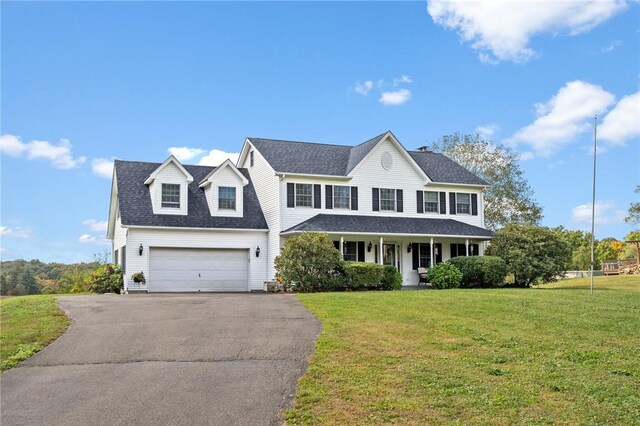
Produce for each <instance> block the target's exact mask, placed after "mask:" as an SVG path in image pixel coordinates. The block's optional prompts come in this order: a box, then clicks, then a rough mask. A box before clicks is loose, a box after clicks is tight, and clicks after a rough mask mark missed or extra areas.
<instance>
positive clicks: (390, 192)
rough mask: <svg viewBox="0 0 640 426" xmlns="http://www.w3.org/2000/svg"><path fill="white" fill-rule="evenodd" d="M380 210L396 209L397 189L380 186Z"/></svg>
mask: <svg viewBox="0 0 640 426" xmlns="http://www.w3.org/2000/svg"><path fill="white" fill-rule="evenodd" d="M380 210H387V211H392V212H393V211H396V190H395V189H386V188H380Z"/></svg>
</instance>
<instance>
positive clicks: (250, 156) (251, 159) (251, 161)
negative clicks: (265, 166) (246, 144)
mask: <svg viewBox="0 0 640 426" xmlns="http://www.w3.org/2000/svg"><path fill="white" fill-rule="evenodd" d="M249 166H250V167H253V151H250V152H249Z"/></svg>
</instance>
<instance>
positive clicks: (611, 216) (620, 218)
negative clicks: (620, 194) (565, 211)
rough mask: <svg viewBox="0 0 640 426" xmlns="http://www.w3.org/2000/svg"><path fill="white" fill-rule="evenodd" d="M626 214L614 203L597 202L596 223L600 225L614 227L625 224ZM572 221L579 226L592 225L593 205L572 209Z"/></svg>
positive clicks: (582, 205) (583, 205)
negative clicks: (614, 225)
mask: <svg viewBox="0 0 640 426" xmlns="http://www.w3.org/2000/svg"><path fill="white" fill-rule="evenodd" d="M625 216H626V212H625V210H623V209H620V208H618V207H617V206H616V204H615V203H612V202H602V201H596V208H595V223H596V224H599V225H612V224H620V223H624V218H625ZM571 220H572V221H573V222H575V223H577V224H590V223H591V203H589V204H580V205H579V206H576V207H574V208H573V209H571Z"/></svg>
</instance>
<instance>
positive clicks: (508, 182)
mask: <svg viewBox="0 0 640 426" xmlns="http://www.w3.org/2000/svg"><path fill="white" fill-rule="evenodd" d="M429 148H430V149H431V150H433V151H435V152H440V153H442V154H444V155H446V156H447V157H449V158H451V159H452V160H455V161H457V162H458V163H460V164H461V165H463V166H464V167H466V168H467V169H468V170H470V171H471V172H473V173H475V174H476V175H478V176H480V177H481V178H482V179H484V180H485V181H487V182H488V183H489V184H490V185H491V187H489V188H487V189H486V191H485V194H484V217H485V225H486V226H487V227H488V228H490V229H498V228H500V227H502V226H505V225H507V224H510V223H519V224H526V225H536V224H538V223H539V222H540V220H541V219H542V208H541V207H540V206H539V205H538V203H537V202H536V201H535V199H534V197H533V190H532V189H531V187H530V186H529V183H528V182H527V179H526V177H525V176H524V172H523V171H522V168H521V167H520V160H519V155H518V153H516V152H515V151H513V150H512V149H510V148H508V147H506V146H503V145H497V144H494V143H493V142H491V141H488V140H485V139H484V138H483V137H482V136H481V135H480V134H475V135H471V134H465V135H461V134H460V133H455V134H453V135H448V136H444V137H442V138H441V139H440V140H439V141H437V142H434V143H432V144H431V146H430V147H429Z"/></svg>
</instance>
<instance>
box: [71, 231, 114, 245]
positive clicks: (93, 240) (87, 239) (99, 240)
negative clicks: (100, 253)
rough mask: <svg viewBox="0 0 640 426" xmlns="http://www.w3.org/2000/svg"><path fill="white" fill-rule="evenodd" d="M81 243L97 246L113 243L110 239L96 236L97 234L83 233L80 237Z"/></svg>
mask: <svg viewBox="0 0 640 426" xmlns="http://www.w3.org/2000/svg"><path fill="white" fill-rule="evenodd" d="M78 242H79V243H80V244H91V245H95V246H108V245H110V244H111V242H110V241H109V240H107V239H106V238H104V237H96V236H95V235H89V234H82V235H80V238H78Z"/></svg>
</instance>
